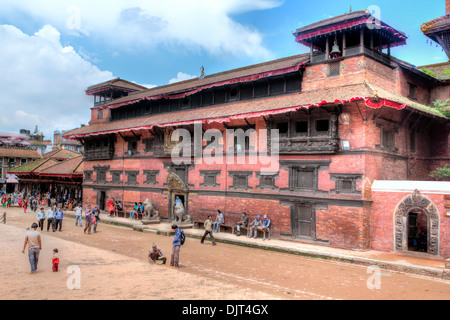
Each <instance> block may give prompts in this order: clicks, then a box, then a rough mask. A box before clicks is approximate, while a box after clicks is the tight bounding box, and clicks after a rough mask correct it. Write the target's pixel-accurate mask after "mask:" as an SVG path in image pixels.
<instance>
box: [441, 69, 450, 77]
mask: <svg viewBox="0 0 450 320" xmlns="http://www.w3.org/2000/svg"><path fill="white" fill-rule="evenodd" d="M442 74H443V75H445V76H450V69H445V70H444V72H442Z"/></svg>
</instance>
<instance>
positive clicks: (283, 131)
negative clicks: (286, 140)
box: [276, 122, 289, 138]
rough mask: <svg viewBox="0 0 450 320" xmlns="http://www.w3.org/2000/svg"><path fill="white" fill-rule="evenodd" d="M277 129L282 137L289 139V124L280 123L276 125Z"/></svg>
mask: <svg viewBox="0 0 450 320" xmlns="http://www.w3.org/2000/svg"><path fill="white" fill-rule="evenodd" d="M276 129H278V134H279V135H280V138H281V137H287V136H288V132H289V122H278V123H277V124H276Z"/></svg>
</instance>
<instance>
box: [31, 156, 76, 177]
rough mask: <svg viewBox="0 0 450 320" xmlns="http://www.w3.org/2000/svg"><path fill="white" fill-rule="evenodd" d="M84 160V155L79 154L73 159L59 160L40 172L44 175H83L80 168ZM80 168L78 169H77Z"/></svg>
mask: <svg viewBox="0 0 450 320" xmlns="http://www.w3.org/2000/svg"><path fill="white" fill-rule="evenodd" d="M82 162H83V156H78V157H76V158H73V159H69V160H65V161H62V162H59V163H57V164H55V165H53V166H51V167H48V168H46V169H45V170H42V171H40V172H39V174H40V175H42V176H53V175H58V176H60V175H66V176H71V175H81V176H82V175H83V173H82V172H80V171H79V170H78V169H79V167H80V165H81V163H82ZM77 170H78V171H77Z"/></svg>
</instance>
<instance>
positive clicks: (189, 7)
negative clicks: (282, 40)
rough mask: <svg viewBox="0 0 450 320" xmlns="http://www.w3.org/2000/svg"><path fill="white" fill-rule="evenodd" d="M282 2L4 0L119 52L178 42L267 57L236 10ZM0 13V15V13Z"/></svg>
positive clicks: (8, 8)
mask: <svg viewBox="0 0 450 320" xmlns="http://www.w3.org/2000/svg"><path fill="white" fill-rule="evenodd" d="M281 3H282V2H281V1H279V0H215V1H211V0H190V1H185V0H166V1H160V0H128V1H107V0H96V1H90V0H78V1H76V5H73V1H71V0H58V1H54V0H40V1H35V0H21V1H17V0H3V1H2V11H3V12H5V14H11V12H20V13H26V14H29V15H30V16H31V17H32V18H33V19H36V20H37V21H45V23H50V24H52V25H54V26H56V27H57V28H58V29H59V30H61V31H62V32H64V33H65V34H66V33H67V34H71V35H73V34H77V35H78V36H89V37H92V38H94V39H96V41H103V43H104V44H106V45H108V46H112V47H115V48H114V49H115V50H130V49H131V48H142V47H144V48H156V47H159V46H161V45H165V46H166V47H167V48H176V49H173V50H179V48H180V46H182V47H184V48H186V49H188V50H193V51H198V50H201V51H205V52H208V53H212V54H217V55H220V54H233V55H246V56H250V57H264V58H268V57H270V56H271V53H270V51H269V50H268V49H266V48H265V46H264V45H263V36H262V35H261V34H260V33H259V32H258V31H257V30H256V29H254V28H253V27H251V26H246V25H243V24H241V23H238V22H236V21H235V20H233V18H232V16H233V15H234V14H242V13H246V12H251V11H255V10H267V9H271V8H275V7H277V6H279V5H281ZM1 15H2V14H1V13H0V17H1Z"/></svg>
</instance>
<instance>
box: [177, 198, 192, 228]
mask: <svg viewBox="0 0 450 320" xmlns="http://www.w3.org/2000/svg"><path fill="white" fill-rule="evenodd" d="M173 212H174V214H175V222H179V223H191V222H192V219H191V216H190V215H189V214H186V211H185V210H184V205H183V202H181V200H180V201H175V207H174V210H173Z"/></svg>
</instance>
